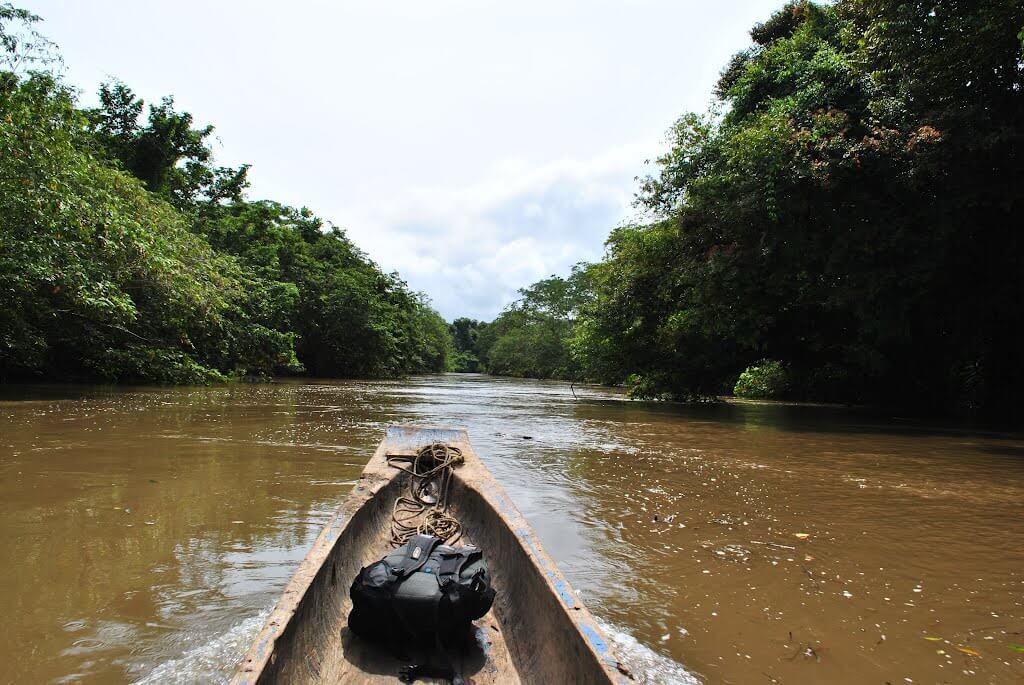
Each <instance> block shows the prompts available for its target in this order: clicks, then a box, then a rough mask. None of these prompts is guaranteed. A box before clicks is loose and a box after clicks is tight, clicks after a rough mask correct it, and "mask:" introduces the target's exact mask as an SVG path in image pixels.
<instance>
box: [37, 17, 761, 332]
mask: <svg viewBox="0 0 1024 685" xmlns="http://www.w3.org/2000/svg"><path fill="white" fill-rule="evenodd" d="M22 4H23V5H25V6H26V7H28V8H29V9H31V10H32V11H34V12H36V13H37V14H39V15H41V16H42V17H43V18H44V20H45V22H44V23H43V24H42V26H41V27H40V28H41V31H42V32H43V33H44V34H45V35H47V36H49V37H50V38H52V39H53V40H54V41H56V42H57V43H58V45H59V46H60V49H61V53H62V54H63V56H64V59H65V61H66V62H67V64H68V65H69V66H68V72H67V76H68V79H69V81H70V82H71V83H74V84H76V85H78V86H79V87H80V88H81V89H82V90H83V92H84V93H85V95H84V97H83V103H85V104H88V103H90V102H92V101H93V99H94V96H93V93H94V92H95V90H96V88H97V86H98V85H99V83H100V82H101V81H103V80H106V79H109V78H114V77H116V78H119V79H121V80H123V81H124V82H125V83H127V84H128V85H129V86H131V87H132V88H133V89H134V90H135V91H136V92H137V93H138V94H139V95H140V96H142V97H144V98H145V99H146V101H147V102H156V101H158V100H159V98H160V97H162V96H164V95H174V96H175V98H176V102H177V105H178V107H179V108H180V109H182V110H187V111H190V112H192V113H193V115H194V116H195V118H196V122H197V123H211V124H214V125H215V126H216V127H217V130H216V136H217V137H218V138H219V140H220V145H219V146H218V148H217V149H216V152H217V154H218V161H219V162H220V163H223V164H239V163H243V162H249V163H252V164H253V167H252V170H251V172H250V179H251V180H252V184H253V185H252V190H251V192H250V196H251V197H253V198H260V197H272V198H274V199H276V200H280V201H283V202H287V203H289V204H294V205H307V206H309V207H310V208H311V209H313V210H314V211H315V212H317V213H318V214H320V215H322V216H324V217H326V218H328V219H330V220H331V221H333V222H335V223H336V224H338V225H340V226H342V227H344V228H345V229H346V230H347V231H348V232H349V235H350V236H351V237H352V239H353V240H354V241H355V242H356V244H357V245H359V246H360V247H361V248H363V249H365V250H366V251H367V252H368V253H369V254H370V256H371V257H372V258H373V259H375V260H376V261H377V262H379V263H380V264H381V266H382V267H384V268H385V269H397V270H399V271H400V272H401V274H402V276H403V277H404V278H405V279H407V280H408V281H409V283H410V285H411V286H412V287H413V288H415V289H417V290H422V291H425V292H426V293H427V294H428V295H430V297H431V298H432V299H433V301H434V304H435V306H436V307H437V308H438V309H439V310H440V311H441V313H442V314H443V315H445V317H447V318H449V319H451V318H454V317H456V316H460V315H466V316H472V317H475V318H484V319H490V318H493V316H494V315H495V314H497V313H498V311H499V310H500V309H501V308H502V307H503V306H504V305H505V304H507V303H508V302H510V301H511V300H512V299H514V297H515V290H516V289H517V288H519V287H523V286H526V285H528V284H530V283H532V282H534V281H536V280H537V279H538V278H541V277H543V276H546V275H548V274H551V273H556V272H560V273H565V272H567V271H568V267H569V265H571V264H572V263H574V262H577V261H579V260H583V259H595V258H597V257H598V256H599V255H600V254H601V251H602V244H603V242H604V240H605V238H606V237H607V235H608V232H609V230H610V229H611V228H612V227H613V226H615V225H616V224H618V223H620V222H621V221H623V220H624V219H626V218H628V217H630V216H631V215H633V214H634V210H633V209H632V207H631V206H630V202H631V199H632V195H633V192H634V191H635V189H636V183H635V181H634V180H633V179H634V177H635V176H636V175H637V174H640V173H644V171H645V169H644V165H643V163H644V160H645V159H647V158H651V157H653V156H654V155H655V154H656V153H657V152H659V151H660V150H663V149H664V147H665V146H664V145H663V143H662V140H663V136H664V132H665V131H666V130H667V129H668V127H669V126H670V125H671V123H672V122H673V121H674V120H675V119H676V118H677V117H678V116H679V115H680V114H682V113H683V112H686V111H691V110H693V111H703V110H704V109H705V108H706V106H707V103H708V101H709V100H710V97H711V89H712V87H713V84H714V82H715V80H716V79H717V77H718V73H719V70H720V69H721V66H722V65H723V64H725V63H726V62H727V61H728V59H729V57H730V56H731V55H732V54H733V53H734V52H735V51H737V50H738V49H741V48H743V47H745V46H746V45H748V44H749V37H748V35H747V31H748V30H749V27H750V26H752V25H753V24H755V23H756V22H758V21H763V20H764V19H766V18H767V17H768V16H769V15H770V14H771V12H772V11H773V10H775V9H777V8H778V7H779V6H780V5H781V2H778V1H775V0H742V1H740V0H737V1H735V2H721V3H707V2H700V3H698V2H677V1H670V0H663V1H660V2H655V1H653V0H632V1H622V2H604V1H596V0H586V1H584V0H579V1H575V0H573V1H566V2H531V1H526V2H519V3H507V2H503V3H498V2H486V1H482V0H478V1H473V2H471V1H469V0H458V1H456V0H437V1H434V2H430V3H423V2H389V3H381V2H358V3H355V2H345V3H334V2H293V3H289V4H287V5H282V4H281V3H270V2H260V1H249V2H196V1H193V0H182V1H180V2H176V3H173V4H168V3H159V4H157V3H138V2H132V1H129V0H116V1H115V0H105V1H100V0H95V1H91V2H89V3H69V2H62V1H59V0H45V1H44V0H39V1H35V2H25V3H22Z"/></svg>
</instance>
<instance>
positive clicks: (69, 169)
mask: <svg viewBox="0 0 1024 685" xmlns="http://www.w3.org/2000/svg"><path fill="white" fill-rule="evenodd" d="M36 22H38V17H35V16H33V15H32V14H31V13H29V12H27V11H25V10H21V9H16V8H14V7H12V6H11V5H8V4H0V300H2V305H3V306H2V307H0V380H5V379H31V378H45V379H53V380H71V379H76V380H79V379H80V380H85V379H98V380H107V381H125V382H159V383H202V382H210V381H216V380H223V379H226V378H229V377H235V376H242V375H260V376H269V375H272V374H278V373H297V372H301V371H305V372H308V373H311V374H316V375H325V376H379V375H395V374H403V373H410V372H420V371H441V370H445V369H446V368H448V366H449V365H450V363H451V357H452V355H453V354H454V348H453V344H452V338H451V335H450V333H449V331H448V325H447V324H446V323H445V322H444V321H443V320H442V319H441V317H440V316H439V315H438V314H437V313H436V312H435V311H434V310H433V309H431V308H430V306H429V303H428V302H427V301H426V300H425V298H424V297H423V296H422V295H419V294H417V293H414V292H411V291H410V290H409V288H408V287H407V286H406V284H405V283H404V282H403V281H402V280H401V279H400V278H399V277H398V275H397V274H387V273H383V272H382V271H381V270H380V269H379V268H378V267H377V266H376V265H375V264H374V263H373V262H371V261H370V260H369V259H367V257H366V256H365V255H364V254H363V253H361V252H360V251H359V249H358V248H357V247H356V246H355V245H353V244H352V242H351V241H350V240H349V239H348V238H347V237H346V236H345V233H344V231H342V230H341V229H338V228H336V227H325V226H324V224H323V222H322V221H321V220H320V219H318V218H317V217H315V216H313V215H312V214H311V213H310V212H309V211H308V210H305V209H295V208H292V207H286V206H284V205H280V204H278V203H275V202H271V201H251V200H248V199H246V197H245V196H244V191H245V189H246V186H247V181H246V172H247V170H248V167H247V166H242V167H239V168H223V167H217V166H215V165H214V163H213V159H212V153H211V150H210V147H209V145H208V143H207V139H208V138H209V136H210V135H211V133H212V131H213V127H212V126H203V127H196V126H194V124H193V121H192V117H191V116H190V115H189V114H188V113H185V112H178V111H176V110H175V108H174V102H173V100H172V99H170V98H166V99H164V100H163V101H162V102H160V103H159V104H156V105H150V106H149V108H148V111H146V112H145V115H144V110H145V104H144V103H143V101H142V100H140V99H139V98H137V97H136V96H135V95H134V94H133V93H132V91H131V90H130V89H129V88H128V87H127V86H125V85H124V84H121V83H116V82H115V83H108V84H105V85H103V86H102V87H101V89H100V92H99V96H100V97H99V100H100V106H99V107H97V108H93V109H84V108H81V107H79V106H78V104H77V102H76V95H75V92H74V91H73V90H72V89H71V88H70V87H68V86H67V85H65V84H64V83H63V82H62V80H61V77H60V69H59V58H58V57H57V56H56V52H55V48H54V46H53V45H52V44H50V43H49V42H48V41H47V40H46V39H45V38H43V37H42V36H40V35H39V34H38V32H36V31H35V29H34V25H35V24H36Z"/></svg>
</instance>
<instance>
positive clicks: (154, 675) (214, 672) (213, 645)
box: [135, 609, 270, 685]
mask: <svg viewBox="0 0 1024 685" xmlns="http://www.w3.org/2000/svg"><path fill="white" fill-rule="evenodd" d="M269 615H270V610H269V609H266V610H264V611H261V612H260V613H258V614H257V615H255V616H253V617H251V618H247V619H246V620H244V621H242V622H241V623H239V624H237V625H235V626H232V627H231V628H230V629H229V630H228V631H227V632H225V633H224V634H223V635H220V636H218V637H216V638H214V639H212V640H210V641H208V642H205V643H203V644H201V645H199V646H198V647H193V648H192V649H189V650H188V651H186V652H185V653H184V654H182V655H181V656H180V657H178V658H177V659H171V660H170V661H165V662H164V663H162V664H160V665H159V666H157V667H156V668H154V669H153V670H152V671H151V672H149V673H148V674H147V675H146V676H144V677H143V678H141V679H139V680H137V681H135V682H136V684H137V685H155V684H156V683H160V684H161V685H163V684H165V683H166V684H172V683H181V684H182V685H185V684H186V683H225V682H227V681H228V680H229V679H230V678H231V674H232V672H233V671H234V666H235V664H236V663H238V660H239V659H241V658H242V655H243V654H244V653H245V650H246V649H247V648H248V647H249V643H250V642H252V639H253V638H254V637H255V636H256V633H257V632H259V629H260V628H261V627H262V626H263V622H264V621H266V620H267V616H269Z"/></svg>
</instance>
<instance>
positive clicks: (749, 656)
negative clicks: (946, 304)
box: [0, 375, 1024, 684]
mask: <svg viewBox="0 0 1024 685" xmlns="http://www.w3.org/2000/svg"><path fill="white" fill-rule="evenodd" d="M575 394H576V395H577V396H578V397H574V396H573V394H572V392H571V391H570V388H569V386H568V385H566V384H561V383H553V382H536V381H521V380H507V379H495V378H489V377H485V376H473V375H445V376H427V377H419V378H414V379H411V380H409V381H402V382H397V381H385V382H358V381H351V382H346V381H337V382H336V381H324V382H320V381H302V382H278V383H273V384H268V385H248V384H238V385H231V386H226V387H215V388H141V389H140V388H130V389H124V388H103V387H84V386H78V387H59V386H33V387H28V386H8V387H2V386H0V495H2V497H0V612H2V614H3V616H4V617H5V619H6V631H5V632H6V636H7V639H6V640H4V641H3V642H2V643H0V656H2V658H3V662H4V663H5V664H6V668H5V669H4V672H3V674H2V676H0V679H3V680H5V681H7V682H76V681H86V682H122V681H126V680H145V681H148V682H160V683H165V682H197V681H199V682H209V681H217V680H223V679H224V678H226V675H227V674H228V673H230V670H231V666H232V665H233V663H234V661H235V660H236V659H237V658H238V657H239V656H240V652H241V650H243V649H244V648H245V646H246V644H247V641H248V639H249V638H251V636H252V635H253V634H254V633H255V631H256V630H257V628H258V627H259V625H260V622H261V621H262V618H263V616H265V615H266V612H267V610H268V609H269V608H270V607H271V606H272V605H273V602H274V601H275V599H276V596H277V594H278V593H279V592H280V590H281V589H282V587H283V585H284V584H285V583H286V581H287V579H288V577H289V576H290V574H291V572H292V571H293V569H294V568H295V566H296V565H297V563H298V561H299V560H300V559H301V558H302V557H303V555H304V554H305V552H306V550H307V548H308V547H309V545H310V544H311V543H312V541H313V539H314V538H315V537H316V534H317V533H318V531H319V529H320V527H321V526H322V525H323V524H324V523H325V521H326V520H327V518H328V517H329V515H330V512H331V510H332V508H333V507H334V506H336V505H337V503H338V502H339V501H340V500H341V499H342V498H343V497H344V495H345V494H346V493H347V491H348V490H349V488H350V486H351V484H352V482H353V480H354V479H356V478H357V477H358V474H359V472H360V471H361V469H362V465H363V463H364V462H365V461H366V459H367V458H368V456H369V454H370V453H371V451H372V449H373V447H374V446H375V445H376V443H377V442H378V441H379V440H380V438H381V435H382V432H383V429H384V427H385V426H386V425H387V424H389V423H393V422H430V423H453V424H458V425H463V426H467V427H468V428H469V430H470V435H471V437H472V439H473V442H474V446H475V447H476V449H477V451H478V453H479V454H480V455H481V457H482V458H483V459H484V460H485V462H487V464H488V466H489V467H490V468H491V470H492V471H493V472H494V474H495V475H496V477H497V478H498V479H499V480H500V481H501V482H502V483H503V484H504V485H505V487H506V488H507V490H508V491H509V493H510V494H511V496H512V498H513V500H515V502H516V504H517V505H518V506H519V507H520V509H522V511H523V513H524V514H525V515H526V517H527V518H528V519H529V520H530V521H531V522H532V523H533V524H534V526H535V528H536V529H537V532H538V533H539V535H540V536H541V539H542V540H543V542H544V544H545V545H546V547H547V548H548V551H549V552H550V553H551V554H552V556H553V557H554V558H555V559H556V561H558V563H559V564H560V565H561V567H562V569H563V570H564V571H565V573H566V575H567V576H568V577H569V579H570V580H571V581H572V583H573V584H574V585H575V587H576V588H577V590H578V591H579V592H580V594H581V595H582V596H583V598H584V599H585V601H586V602H587V603H588V604H589V606H590V608H591V609H592V610H593V612H594V613H595V615H597V616H598V617H599V618H600V619H601V620H602V621H603V622H604V624H605V625H606V627H607V628H608V630H609V632H610V633H611V634H612V636H613V639H614V640H615V642H616V643H617V644H618V647H619V649H620V651H621V652H622V653H623V656H624V657H625V660H626V661H627V662H629V664H630V666H631V667H632V668H633V670H634V672H635V673H636V674H637V676H638V679H639V680H640V681H641V682H652V683H653V682H695V679H700V680H703V681H705V682H709V683H755V682H760V683H769V682H775V683H795V682H830V683H851V684H852V683H865V682H877V683H885V682H891V683H894V684H895V683H903V682H908V681H913V682H915V683H923V682H950V683H953V682H978V683H1007V682H1021V681H1024V439H1022V437H1021V436H1020V435H1009V434H989V433H981V432H972V431H967V430H954V429H939V428H936V427H934V426H930V427H927V426H921V425H918V424H914V423H912V422H907V421H898V420H893V419H879V418H869V417H866V416H865V415H862V414H854V413H851V412H849V411H845V410H840V409H836V408H828V407H812V406H793V405H778V404H757V403H730V404H722V405H717V406H704V407H683V406H678V405H668V404H649V403H638V402H629V401H625V400H623V399H622V398H621V396H619V395H618V394H616V393H614V392H611V391H605V390H601V389H595V388H584V389H580V388H576V389H575ZM527 437H528V438H530V439H526V438H527ZM681 665H685V670H684V668H683V666H681Z"/></svg>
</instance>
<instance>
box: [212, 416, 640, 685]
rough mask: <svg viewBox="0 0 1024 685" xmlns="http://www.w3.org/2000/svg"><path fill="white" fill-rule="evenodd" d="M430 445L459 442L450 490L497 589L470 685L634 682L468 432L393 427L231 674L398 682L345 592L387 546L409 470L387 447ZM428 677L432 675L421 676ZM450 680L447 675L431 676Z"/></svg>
mask: <svg viewBox="0 0 1024 685" xmlns="http://www.w3.org/2000/svg"><path fill="white" fill-rule="evenodd" d="M433 442H446V443H448V444H449V445H451V446H453V447H457V448H459V449H460V450H462V453H463V456H464V457H465V463H464V464H462V465H461V466H459V467H457V468H456V470H455V477H454V479H453V481H452V489H451V492H450V496H449V501H450V509H449V510H450V512H451V513H452V514H454V515H455V516H456V517H457V518H458V519H459V521H460V522H461V523H462V526H463V540H462V541H460V542H461V543H464V544H475V545H478V546H480V547H481V548H483V550H484V555H485V558H486V559H487V563H488V566H489V568H490V571H491V575H492V582H493V585H494V587H495V589H496V590H497V597H496V599H495V601H494V606H493V607H492V609H491V611H490V612H488V613H487V614H486V615H485V616H484V617H483V618H481V619H479V620H478V621H476V622H475V624H474V630H473V637H474V638H475V639H474V640H470V641H469V644H468V645H467V647H466V648H465V653H464V654H462V655H461V661H462V664H461V668H462V674H463V677H464V678H465V679H466V682H467V683H474V684H475V685H484V684H486V683H501V684H502V685H505V684H511V683H540V684H543V685H552V684H561V683H588V684H589V683H595V684H599V683H620V684H621V683H628V682H629V681H631V680H632V678H631V677H630V676H629V674H628V672H627V671H626V669H625V668H624V667H623V666H622V665H621V664H620V663H619V662H618V661H617V659H616V657H615V655H614V654H613V651H612V648H611V646H610V645H609V643H608V640H607V639H606V638H605V637H604V635H603V634H602V632H601V629H600V628H599V627H598V626H597V624H596V623H595V621H594V618H593V616H591V614H590V612H589V611H587V609H586V607H584V606H583V604H582V603H581V602H580V600H579V597H577V595H576V593H575V592H574V591H573V589H572V587H571V586H570V585H569V582H568V581H567V580H566V579H565V578H564V577H563V576H562V573H561V572H560V571H559V570H558V568H557V567H556V566H555V564H554V562H553V561H552V560H551V558H550V557H549V556H548V555H547V553H546V552H545V551H544V550H543V548H542V547H541V544H540V541H539V540H538V539H537V536H536V534H535V533H534V532H533V529H532V528H531V527H530V524H528V523H527V522H526V519H524V518H523V515H522V514H521V513H520V512H519V510H518V509H517V508H516V507H515V505H514V504H512V501H511V500H510V499H509V497H508V495H507V494H506V493H505V491H504V489H502V487H501V486H500V485H498V483H497V482H496V481H495V480H494V478H493V476H492V475H491V474H490V472H489V471H488V470H487V468H486V467H485V466H484V465H483V463H482V462H481V461H480V459H479V457H477V455H476V453H475V452H474V451H473V448H472V446H471V445H470V443H469V436H468V434H467V433H466V431H465V430H463V429H451V428H438V427H426V426H391V427H389V428H388V429H387V432H386V435H385V437H384V439H383V441H381V443H380V446H379V447H378V448H377V450H376V452H375V453H374V455H373V457H372V458H371V459H370V461H369V463H368V464H367V465H366V468H365V469H364V470H363V473H362V475H361V476H360V478H359V481H358V484H357V485H355V487H353V489H352V492H351V493H350V494H349V495H348V497H347V498H346V499H345V501H344V503H343V504H342V505H341V507H340V509H339V510H338V512H337V515H336V517H335V518H334V519H333V520H332V522H331V523H329V524H328V525H327V527H326V528H324V530H323V532H322V533H320V536H319V537H318V538H317V540H316V542H315V543H314V544H313V548H312V549H311V550H310V552H309V554H308V555H307V556H306V558H305V559H304V560H303V561H302V563H301V564H300V565H299V568H298V570H297V571H296V572H295V575H294V576H293V577H292V579H291V581H290V582H289V583H288V586H287V588H286V589H285V591H284V594H283V595H282V596H281V599H280V600H279V601H278V603H277V606H276V607H275V608H274V610H273V612H272V613H271V614H270V616H269V617H268V618H267V621H266V623H265V624H264V626H263V629H262V630H260V632H259V635H257V636H256V639H255V641H254V642H253V644H252V646H251V647H250V648H249V651H248V652H247V653H246V655H245V657H244V658H243V659H242V661H241V663H240V664H239V666H238V669H237V670H236V672H235V676H234V679H233V681H232V682H233V683H235V684H236V685H243V684H244V685H248V684H255V683H395V682H397V681H396V676H397V674H398V670H399V668H400V667H401V666H402V663H401V662H400V661H399V659H398V658H396V657H395V656H393V655H392V654H391V653H390V651H389V650H386V649H384V648H382V647H379V646H377V645H373V644H370V643H368V642H366V641H364V640H362V639H360V638H359V637H358V636H356V635H354V634H352V633H351V631H349V629H348V626H347V617H348V612H349V609H350V607H351V602H350V600H349V595H348V590H349V586H350V585H351V583H352V580H353V578H355V576H356V574H357V573H358V572H359V569H360V568H361V567H362V566H365V565H367V564H370V563H372V562H374V561H376V560H378V559H380V558H381V557H382V556H384V554H385V553H386V552H387V551H388V550H389V549H390V547H389V544H388V541H389V537H390V525H391V510H392V505H393V503H394V500H395V499H396V497H398V496H399V495H400V494H401V493H402V492H403V490H404V487H405V486H406V484H407V480H408V476H407V475H406V474H405V473H404V472H402V471H400V470H398V469H396V468H393V467H391V466H389V465H388V463H387V455H389V454H415V452H416V450H417V449H419V448H420V447H422V446H424V445H428V444H430V443H433ZM420 682H425V681H420ZM433 682H446V681H433Z"/></svg>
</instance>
